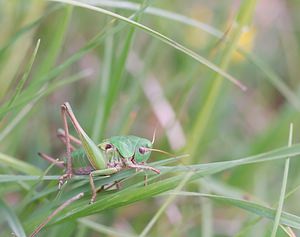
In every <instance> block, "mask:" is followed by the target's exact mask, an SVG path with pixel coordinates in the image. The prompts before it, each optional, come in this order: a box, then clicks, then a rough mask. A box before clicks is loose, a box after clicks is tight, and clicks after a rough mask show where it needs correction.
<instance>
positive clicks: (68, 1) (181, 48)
mask: <svg viewBox="0 0 300 237" xmlns="http://www.w3.org/2000/svg"><path fill="white" fill-rule="evenodd" d="M50 1H54V2H61V3H66V4H71V5H73V6H78V7H82V8H86V9H90V10H93V11H97V12H101V13H103V14H106V15H108V16H111V17H114V18H116V19H119V20H122V21H124V22H126V23H128V24H131V25H133V26H135V27H138V28H140V29H142V30H144V31H145V32H146V33H148V34H150V35H152V36H154V37H155V38H157V39H159V40H161V41H162V42H164V43H166V44H168V45H170V46H172V47H173V48H175V49H177V50H179V51H181V52H183V53H184V54H186V55H188V56H190V57H191V58H193V59H195V60H196V61H198V62H199V63H201V64H204V65H205V66H207V67H208V68H210V69H211V70H213V71H215V72H216V73H218V74H220V75H221V76H223V77H224V78H226V79H228V80H229V81H231V82H232V83H233V84H235V85H236V86H238V87H239V88H240V89H242V90H246V86H244V85H243V84H242V83H241V82H239V81H238V80H237V79H236V78H234V77H232V76H231V75H229V74H228V73H226V72H225V71H224V70H222V69H220V68H219V67H218V66H216V65H215V64H213V63H212V62H210V61H209V60H207V59H205V58H204V57H202V56H200V55H199V54H197V53H195V52H194V51H192V50H190V49H188V48H186V47H185V46H183V45H181V44H179V43H178V42H176V41H174V40H172V39H170V38H168V37H167V36H165V35H163V34H161V33H159V32H157V31H155V30H153V29H151V28H149V27H147V26H144V25H142V24H140V23H138V22H136V21H133V20H131V19H129V18H126V17H123V16H121V15H119V14H116V13H113V12H111V11H108V10H105V9H103V8H99V7H94V6H91V5H88V4H83V3H80V2H77V1H72V0H50Z"/></svg>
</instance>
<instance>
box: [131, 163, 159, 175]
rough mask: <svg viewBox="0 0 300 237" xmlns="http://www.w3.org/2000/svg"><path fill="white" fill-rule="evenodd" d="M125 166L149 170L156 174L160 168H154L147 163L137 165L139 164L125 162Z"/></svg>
mask: <svg viewBox="0 0 300 237" xmlns="http://www.w3.org/2000/svg"><path fill="white" fill-rule="evenodd" d="M126 165H127V167H129V168H134V169H143V170H151V171H153V172H155V173H157V174H160V170H159V169H156V168H154V167H152V166H148V165H139V164H130V163H126Z"/></svg>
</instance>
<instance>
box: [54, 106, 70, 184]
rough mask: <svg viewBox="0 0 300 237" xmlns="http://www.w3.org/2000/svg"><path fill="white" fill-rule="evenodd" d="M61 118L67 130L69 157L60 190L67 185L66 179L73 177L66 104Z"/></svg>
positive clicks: (66, 140) (66, 141) (61, 179)
mask: <svg viewBox="0 0 300 237" xmlns="http://www.w3.org/2000/svg"><path fill="white" fill-rule="evenodd" d="M61 116H62V120H63V124H64V130H65V143H66V149H67V153H66V155H67V170H66V173H65V174H64V175H62V176H61V177H60V178H59V184H58V188H59V189H60V188H61V186H62V185H63V184H64V183H65V181H66V179H68V178H71V177H72V175H73V172H72V157H71V144H70V136H69V127H68V121H67V108H66V106H65V105H64V104H63V105H62V106H61Z"/></svg>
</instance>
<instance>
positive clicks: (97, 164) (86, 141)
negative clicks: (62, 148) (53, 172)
mask: <svg viewBox="0 0 300 237" xmlns="http://www.w3.org/2000/svg"><path fill="white" fill-rule="evenodd" d="M61 115H62V120H63V125H64V130H63V129H59V130H58V137H59V138H60V139H61V140H62V141H63V143H65V145H66V150H67V151H66V157H65V161H62V160H61V161H59V160H56V159H55V158H52V157H50V156H48V155H46V154H44V153H39V155H40V156H41V157H42V158H44V159H45V160H47V161H49V162H51V163H54V164H55V165H57V166H59V167H61V168H65V170H66V172H65V174H63V175H62V176H61V177H60V179H59V189H60V188H61V186H62V185H63V184H64V183H65V182H66V180H67V179H69V178H71V177H72V176H73V175H89V180H90V185H91V190H92V198H91V201H90V203H93V202H94V201H95V199H96V195H97V189H96V187H95V184H94V179H93V177H94V176H103V175H105V176H106V175H112V174H114V173H117V172H119V171H120V170H122V169H124V168H134V169H142V170H151V171H153V172H155V173H157V174H159V173H160V171H159V170H158V169H156V168H154V167H151V166H148V165H146V162H147V160H148V159H149V157H150V154H151V151H160V150H158V149H154V148H152V145H153V142H154V138H153V140H152V141H150V140H148V139H146V138H141V137H137V136H132V135H130V136H114V137H111V138H109V139H106V140H104V141H103V142H102V143H100V144H99V145H96V144H95V143H94V142H93V141H92V140H91V138H89V136H88V135H87V134H86V132H85V131H84V130H83V128H82V127H81V126H80V124H79V122H78V121H77V119H76V117H75V115H74V113H73V111H72V108H71V106H70V104H69V103H68V102H65V103H64V104H63V105H62V106H61ZM67 117H69V118H70V120H71V122H72V124H73V126H74V128H75V130H76V132H77V134H78V136H79V139H77V138H75V137H73V136H71V135H70V134H69V128H68V122H67ZM71 142H72V143H74V144H77V145H81V146H82V148H79V149H76V148H75V147H74V146H73V145H72V144H71ZM160 152H163V151H160Z"/></svg>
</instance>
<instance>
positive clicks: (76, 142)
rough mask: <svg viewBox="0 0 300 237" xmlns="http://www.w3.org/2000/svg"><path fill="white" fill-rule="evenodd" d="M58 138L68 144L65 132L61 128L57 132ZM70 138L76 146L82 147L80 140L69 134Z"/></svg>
mask: <svg viewBox="0 0 300 237" xmlns="http://www.w3.org/2000/svg"><path fill="white" fill-rule="evenodd" d="M57 136H58V138H59V139H60V140H61V141H62V142H63V143H64V144H65V143H66V139H65V131H64V130H63V129H61V128H59V129H58V130H57ZM69 137H70V142H73V143H75V144H76V145H79V146H81V145H82V143H81V141H80V140H79V139H77V138H76V137H74V136H72V135H71V134H69Z"/></svg>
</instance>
